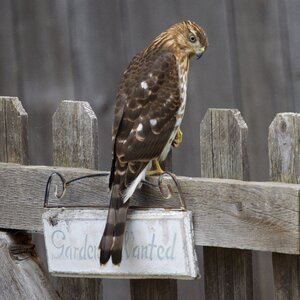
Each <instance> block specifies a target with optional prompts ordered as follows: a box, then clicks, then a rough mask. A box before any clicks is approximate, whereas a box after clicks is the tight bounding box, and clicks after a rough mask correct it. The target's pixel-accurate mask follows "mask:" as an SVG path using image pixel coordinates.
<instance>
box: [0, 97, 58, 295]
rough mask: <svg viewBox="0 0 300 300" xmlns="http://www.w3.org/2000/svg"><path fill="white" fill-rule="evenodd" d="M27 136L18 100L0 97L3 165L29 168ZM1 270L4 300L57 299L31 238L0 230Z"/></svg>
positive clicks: (0, 286) (23, 116)
mask: <svg viewBox="0 0 300 300" xmlns="http://www.w3.org/2000/svg"><path fill="white" fill-rule="evenodd" d="M27 132H28V115H27V113H26V111H25V110H24V108H23V106H22V104H21V102H20V101H19V99H18V98H15V97H0V161H1V162H13V163H19V164H28V162H29V159H28V133H27ZM0 204H1V203H0ZM20 209H22V208H20ZM23 209H24V208H23ZM16 213H17V211H16ZM27 213H28V212H27ZM0 268H1V276H0V290H1V294H0V298H1V299H45V300H54V299H57V294H56V293H55V291H54V289H53V288H52V286H51V284H50V283H49V281H48V279H47V276H46V275H45V274H44V272H43V270H42V268H41V266H40V263H39V261H38V259H37V258H36V253H35V251H34V245H33V244H32V241H31V235H30V234H28V233H26V232H23V231H15V230H10V231H8V232H6V231H4V230H0ZM28 274H34V276H28Z"/></svg>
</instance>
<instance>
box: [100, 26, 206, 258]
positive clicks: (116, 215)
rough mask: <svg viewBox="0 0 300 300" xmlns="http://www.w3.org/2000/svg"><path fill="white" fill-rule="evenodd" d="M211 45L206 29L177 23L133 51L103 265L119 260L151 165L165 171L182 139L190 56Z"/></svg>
mask: <svg viewBox="0 0 300 300" xmlns="http://www.w3.org/2000/svg"><path fill="white" fill-rule="evenodd" d="M207 46H208V41H207V38H206V35H205V32H204V31H203V29H202V28H201V27H200V26H198V25H197V24H195V23H194V22H191V21H183V22H181V23H177V24H175V25H173V26H172V27H170V28H169V29H167V30H166V31H165V32H163V33H161V34H160V35H159V36H158V37H156V38H155V39H154V40H153V41H152V43H150V45H149V46H148V47H147V48H146V49H145V50H143V51H142V52H140V53H138V54H137V55H135V57H134V58H133V59H132V61H131V63H130V64H129V66H128V68H127V70H126V71H125V72H124V74H123V77H122V80H121V83H120V86H119V90H118V94H117V100H116V108H115V119H114V123H113V136H112V146H113V149H112V166H111V173H110V179H109V187H110V189H111V200H110V206H109V211H108V216H107V223H106V226H105V229H104V233H103V236H102V239H101V242H100V245H99V248H100V249H101V255H100V264H105V263H106V262H107V261H108V260H109V258H110V257H112V262H113V264H120V262H121V259H122V244H123V237H124V231H125V222H126V216H127V209H128V206H129V199H130V197H131V196H132V194H133V193H134V191H135V189H136V188H137V186H138V185H139V183H140V182H141V180H143V179H144V177H145V174H146V172H147V171H148V170H150V169H151V168H152V169H154V170H152V171H150V173H151V174H154V173H155V174H156V173H161V172H162V170H161V168H160V166H159V161H163V160H164V159H165V158H166V157H167V154H168V152H169V150H170V148H171V145H173V146H178V144H179V143H180V142H181V136H182V133H181V131H180V129H179V126H180V123H181V120H182V118H183V114H184V110H185V104H186V89H187V75H188V70H189V59H190V58H191V57H192V56H193V55H196V57H197V58H200V57H201V55H202V54H203V53H204V51H205V49H206V48H207Z"/></svg>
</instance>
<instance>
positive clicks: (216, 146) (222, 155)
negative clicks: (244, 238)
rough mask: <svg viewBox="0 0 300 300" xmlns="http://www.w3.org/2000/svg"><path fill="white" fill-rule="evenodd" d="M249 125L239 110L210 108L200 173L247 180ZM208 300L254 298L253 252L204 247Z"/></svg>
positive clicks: (204, 124) (204, 127) (204, 128)
mask: <svg viewBox="0 0 300 300" xmlns="http://www.w3.org/2000/svg"><path fill="white" fill-rule="evenodd" d="M247 131H248V130H247V125H246V123H245V122H244V120H243V118H242V117H241V115H240V113H239V111H238V110H235V109H222V110H220V109H209V110H208V111H207V113H206V114H205V116H204V119H203V121H202V122H201V126H200V153H201V154H200V155H201V176H203V177H216V178H232V179H244V180H246V179H248V172H249V170H248V156H247V148H246V147H247V145H246V144H247ZM203 259H204V279H205V297H206V298H205V299H206V300H210V299H212V300H214V299H224V300H225V299H228V300H229V299H230V300H231V299H239V300H240V299H247V300H249V299H252V298H253V287H252V254H251V251H248V250H237V249H226V248H216V247H204V249H203Z"/></svg>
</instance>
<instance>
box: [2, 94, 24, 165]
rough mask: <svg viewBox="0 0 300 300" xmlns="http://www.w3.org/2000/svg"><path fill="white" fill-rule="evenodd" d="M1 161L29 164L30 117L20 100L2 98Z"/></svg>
mask: <svg viewBox="0 0 300 300" xmlns="http://www.w3.org/2000/svg"><path fill="white" fill-rule="evenodd" d="M0 145H1V147H0V161H2V162H12V163H21V164H28V115H27V113H26V112H25V110H24V108H23V106H22V104H21V102H20V101H19V99H18V98H13V97H0Z"/></svg>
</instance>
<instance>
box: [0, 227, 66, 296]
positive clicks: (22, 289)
mask: <svg viewBox="0 0 300 300" xmlns="http://www.w3.org/2000/svg"><path fill="white" fill-rule="evenodd" d="M0 268H1V279H0V289H1V299H6V300H14V299H24V300H25V299H45V300H56V299H57V300H58V299H60V298H59V297H58V295H57V294H56V292H55V291H54V289H53V288H52V287H51V285H50V284H49V281H48V279H47V277H46V276H45V274H44V273H43V270H42V268H41V266H40V263H39V261H38V258H37V256H36V254H35V251H34V245H33V244H32V243H31V239H30V237H29V236H28V235H24V234H23V233H20V232H19V233H16V232H10V233H7V232H3V231H1V230H0Z"/></svg>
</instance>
